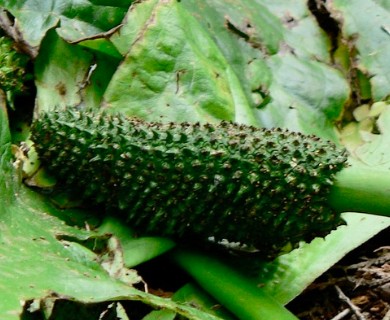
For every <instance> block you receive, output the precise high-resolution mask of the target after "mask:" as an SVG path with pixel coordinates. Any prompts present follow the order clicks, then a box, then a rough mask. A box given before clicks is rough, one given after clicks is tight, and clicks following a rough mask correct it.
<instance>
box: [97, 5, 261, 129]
mask: <svg viewBox="0 0 390 320" xmlns="http://www.w3.org/2000/svg"><path fill="white" fill-rule="evenodd" d="M111 41H113V43H114V44H115V46H116V47H117V48H118V50H119V51H120V52H121V53H122V54H126V56H125V59H124V61H123V62H122V64H121V65H120V66H119V68H118V69H117V71H116V73H115V74H114V76H113V77H112V80H111V82H110V84H109V85H108V88H107V91H106V93H105V96H104V106H105V107H107V108H108V109H109V110H110V111H113V112H118V111H120V112H123V113H126V114H129V115H132V116H138V117H141V118H144V119H147V120H161V119H162V120H166V121H186V120H190V121H203V122H204V121H208V122H215V121H217V120H221V119H225V120H235V121H238V122H244V123H249V124H254V123H255V120H254V117H253V112H252V110H251V109H250V105H249V103H248V101H247V99H246V96H245V94H244V92H243V90H242V88H241V86H240V82H239V80H238V78H237V77H236V75H235V73H234V72H233V70H232V68H231V67H230V66H229V64H228V61H227V60H226V59H225V57H224V56H223V54H222V52H221V51H220V50H219V48H218V46H217V45H216V44H215V43H214V41H213V40H212V38H210V36H209V35H208V33H207V32H206V31H205V30H203V28H202V27H201V26H200V25H199V24H198V23H197V21H196V20H195V19H194V18H193V17H192V16H191V15H189V14H188V12H187V11H186V10H185V9H184V8H183V6H182V5H181V3H179V2H177V1H173V0H172V1H155V0H154V1H153V0H152V1H144V2H140V3H137V4H136V5H135V6H134V7H132V9H131V10H130V11H129V14H128V15H127V17H126V24H125V25H124V26H123V28H122V29H121V32H120V33H119V34H118V35H114V36H113V37H111Z"/></svg>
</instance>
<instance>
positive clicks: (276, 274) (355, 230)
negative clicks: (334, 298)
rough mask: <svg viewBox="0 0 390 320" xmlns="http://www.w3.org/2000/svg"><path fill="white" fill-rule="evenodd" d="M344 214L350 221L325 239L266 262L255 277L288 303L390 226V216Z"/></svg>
mask: <svg viewBox="0 0 390 320" xmlns="http://www.w3.org/2000/svg"><path fill="white" fill-rule="evenodd" d="M343 218H344V219H345V220H346V222H347V225H346V226H341V227H339V228H338V229H337V230H335V231H333V232H332V233H331V234H329V235H328V236H326V237H325V238H324V239H322V238H317V239H315V240H313V241H312V242H311V243H309V244H307V243H306V244H302V245H301V247H300V248H299V249H296V250H294V251H292V252H290V253H289V254H285V255H282V256H280V257H278V258H277V259H276V260H275V261H273V262H271V263H267V264H264V266H263V267H262V268H260V270H259V277H258V278H257V279H256V280H255V281H257V283H259V285H261V286H262V287H263V289H264V291H265V292H267V293H268V294H269V295H270V296H273V297H274V298H275V299H276V300H278V301H279V302H280V303H282V304H287V303H288V302H290V301H291V300H292V299H294V298H295V297H296V296H298V295H299V294H300V293H301V292H302V291H303V290H304V289H305V288H306V287H307V286H308V285H309V284H310V283H312V282H313V281H314V280H315V279H316V278H318V277H319V276H320V275H321V274H323V273H324V272H325V271H326V270H328V269H329V268H330V267H331V266H333V265H334V264H335V263H336V262H338V261H339V260H340V259H341V258H343V257H344V256H345V255H346V254H347V253H348V252H350V251H352V250H353V249H355V248H357V247H358V246H359V245H361V244H363V243H364V242H366V241H367V240H369V239H370V238H371V237H373V236H374V235H376V234H377V233H378V232H380V231H382V230H384V229H386V228H387V227H389V226H390V218H386V217H380V216H374V215H368V214H363V213H357V212H349V213H344V214H343Z"/></svg>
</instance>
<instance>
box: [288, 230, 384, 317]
mask: <svg viewBox="0 0 390 320" xmlns="http://www.w3.org/2000/svg"><path fill="white" fill-rule="evenodd" d="M288 308H289V309H290V310H291V311H292V312H293V313H294V314H295V315H297V316H298V317H299V319H302V320H319V319H324V320H340V319H343V320H390V228H388V229H386V230H384V231H383V232H381V233H380V234H378V235H377V236H376V237H374V238H372V239H371V240H369V241H368V242H367V243H365V244H364V245H362V246H361V247H359V248H358V249H356V250H354V251H353V252H351V253H350V254H348V255H347V256H346V257H345V258H344V259H342V260H341V261H340V262H339V263H337V264H336V265H335V266H334V267H332V268H331V269H330V270H329V271H327V272H326V273H324V274H323V275H322V276H321V277H320V278H318V279H317V280H316V281H315V282H314V283H313V284H312V285H310V286H309V287H308V288H307V289H306V290H305V291H304V292H303V293H302V294H301V295H300V296H299V297H298V298H296V299H295V300H294V301H293V302H291V303H290V304H289V305H288Z"/></svg>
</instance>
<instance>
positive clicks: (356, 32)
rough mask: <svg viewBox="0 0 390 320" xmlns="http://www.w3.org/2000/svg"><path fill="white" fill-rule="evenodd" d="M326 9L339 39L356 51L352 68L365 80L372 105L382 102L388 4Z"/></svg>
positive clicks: (341, 2)
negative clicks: (339, 32) (337, 25)
mask: <svg viewBox="0 0 390 320" xmlns="http://www.w3.org/2000/svg"><path fill="white" fill-rule="evenodd" d="M327 6H328V9H329V11H330V12H331V14H332V16H334V17H335V18H336V19H337V21H338V22H339V23H340V25H341V27H342V34H343V38H344V39H346V40H347V41H348V42H349V45H350V46H351V47H352V46H354V47H355V48H356V51H357V54H356V57H354V60H355V61H356V67H357V68H358V69H359V70H360V71H361V72H362V73H363V74H365V75H366V76H367V77H368V78H369V80H370V83H371V88H372V98H373V99H374V101H380V100H382V99H384V98H386V97H387V96H389V94H390V66H389V63H388V61H389V59H388V58H389V51H390V24H389V20H390V7H389V4H388V2H386V1H375V0H357V1H348V0H335V1H332V2H329V4H327ZM362 12H364V14H362Z"/></svg>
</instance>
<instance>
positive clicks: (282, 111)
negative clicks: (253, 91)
mask: <svg viewBox="0 0 390 320" xmlns="http://www.w3.org/2000/svg"><path fill="white" fill-rule="evenodd" d="M268 63H269V66H270V68H271V71H272V80H271V85H270V87H269V91H270V96H271V102H270V103H269V104H267V105H266V106H265V107H264V108H262V109H260V110H259V111H258V117H259V118H260V119H261V122H262V123H263V125H264V126H265V127H274V126H276V127H283V128H289V129H291V130H295V131H301V132H304V133H307V134H315V135H317V136H320V137H322V138H326V139H330V140H333V141H337V140H338V138H337V136H336V131H335V128H334V122H335V121H336V120H337V119H338V118H339V117H340V115H341V113H342V111H343V106H344V104H345V103H346V101H347V99H348V95H349V87H348V84H347V82H346V80H345V79H344V78H343V76H342V75H341V73H340V72H338V71H337V70H335V69H332V68H329V67H328V66H327V65H325V64H323V63H321V62H318V61H312V60H306V59H299V58H297V57H296V56H294V55H292V54H284V55H278V56H273V57H272V58H270V59H269V60H268Z"/></svg>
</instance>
